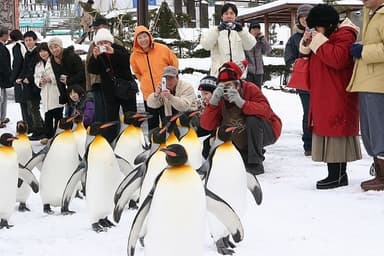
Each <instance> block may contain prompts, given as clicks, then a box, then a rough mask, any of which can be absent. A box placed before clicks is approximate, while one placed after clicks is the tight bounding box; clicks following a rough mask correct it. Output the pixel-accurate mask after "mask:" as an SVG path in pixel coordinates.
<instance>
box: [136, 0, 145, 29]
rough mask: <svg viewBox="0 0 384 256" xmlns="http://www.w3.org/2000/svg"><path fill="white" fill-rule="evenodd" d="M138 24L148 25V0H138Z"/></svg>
mask: <svg viewBox="0 0 384 256" xmlns="http://www.w3.org/2000/svg"><path fill="white" fill-rule="evenodd" d="M137 25H144V26H146V27H148V0H138V1H137Z"/></svg>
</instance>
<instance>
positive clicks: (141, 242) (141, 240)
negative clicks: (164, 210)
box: [139, 236, 144, 247]
mask: <svg viewBox="0 0 384 256" xmlns="http://www.w3.org/2000/svg"><path fill="white" fill-rule="evenodd" d="M139 242H140V245H141V247H144V237H143V236H141V237H140V238H139Z"/></svg>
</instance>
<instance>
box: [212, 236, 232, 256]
mask: <svg viewBox="0 0 384 256" xmlns="http://www.w3.org/2000/svg"><path fill="white" fill-rule="evenodd" d="M232 246H233V247H232ZM229 247H231V248H234V247H235V245H234V244H233V243H232V242H231V241H229V238H228V237H223V238H221V239H219V240H217V241H216V248H217V252H218V253H220V254H222V255H233V254H234V253H235V251H234V250H232V249H230V248H229Z"/></svg>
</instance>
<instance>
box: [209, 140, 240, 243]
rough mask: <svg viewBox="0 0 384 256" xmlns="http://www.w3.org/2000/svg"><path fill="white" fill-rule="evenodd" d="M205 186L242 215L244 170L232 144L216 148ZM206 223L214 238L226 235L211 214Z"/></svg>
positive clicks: (221, 225) (219, 223) (226, 232)
mask: <svg viewBox="0 0 384 256" xmlns="http://www.w3.org/2000/svg"><path fill="white" fill-rule="evenodd" d="M207 187H208V188H209V189H210V190H211V191H212V192H213V193H215V194H216V195H218V196H219V197H221V198H222V199H224V201H226V202H227V203H228V204H229V205H230V206H231V207H232V208H233V209H234V210H235V212H236V213H237V214H238V215H239V216H242V214H243V212H244V211H245V207H246V193H247V180H246V172H245V167H244V163H243V160H242V158H241V155H240V153H239V152H238V151H237V150H236V148H235V147H234V146H233V145H231V144H229V145H221V146H219V147H218V148H217V149H216V152H215V155H214V156H213V159H212V167H211V172H210V176H209V178H208V184H207ZM208 224H209V228H210V231H211V234H212V235H213V237H214V239H215V240H217V239H219V238H222V237H223V236H227V235H228V231H227V230H226V229H225V227H224V226H223V224H221V222H219V221H218V220H217V218H216V217H214V216H212V215H211V214H209V215H208Z"/></svg>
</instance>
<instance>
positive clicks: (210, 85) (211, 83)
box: [198, 76, 217, 92]
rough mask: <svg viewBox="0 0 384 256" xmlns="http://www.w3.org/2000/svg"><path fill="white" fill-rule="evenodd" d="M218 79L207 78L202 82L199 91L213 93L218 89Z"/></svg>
mask: <svg viewBox="0 0 384 256" xmlns="http://www.w3.org/2000/svg"><path fill="white" fill-rule="evenodd" d="M216 84H217V79H216V77H214V76H206V77H203V78H202V79H201V80H200V85H199V88H198V89H199V91H207V92H213V91H214V90H215V89H216Z"/></svg>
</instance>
